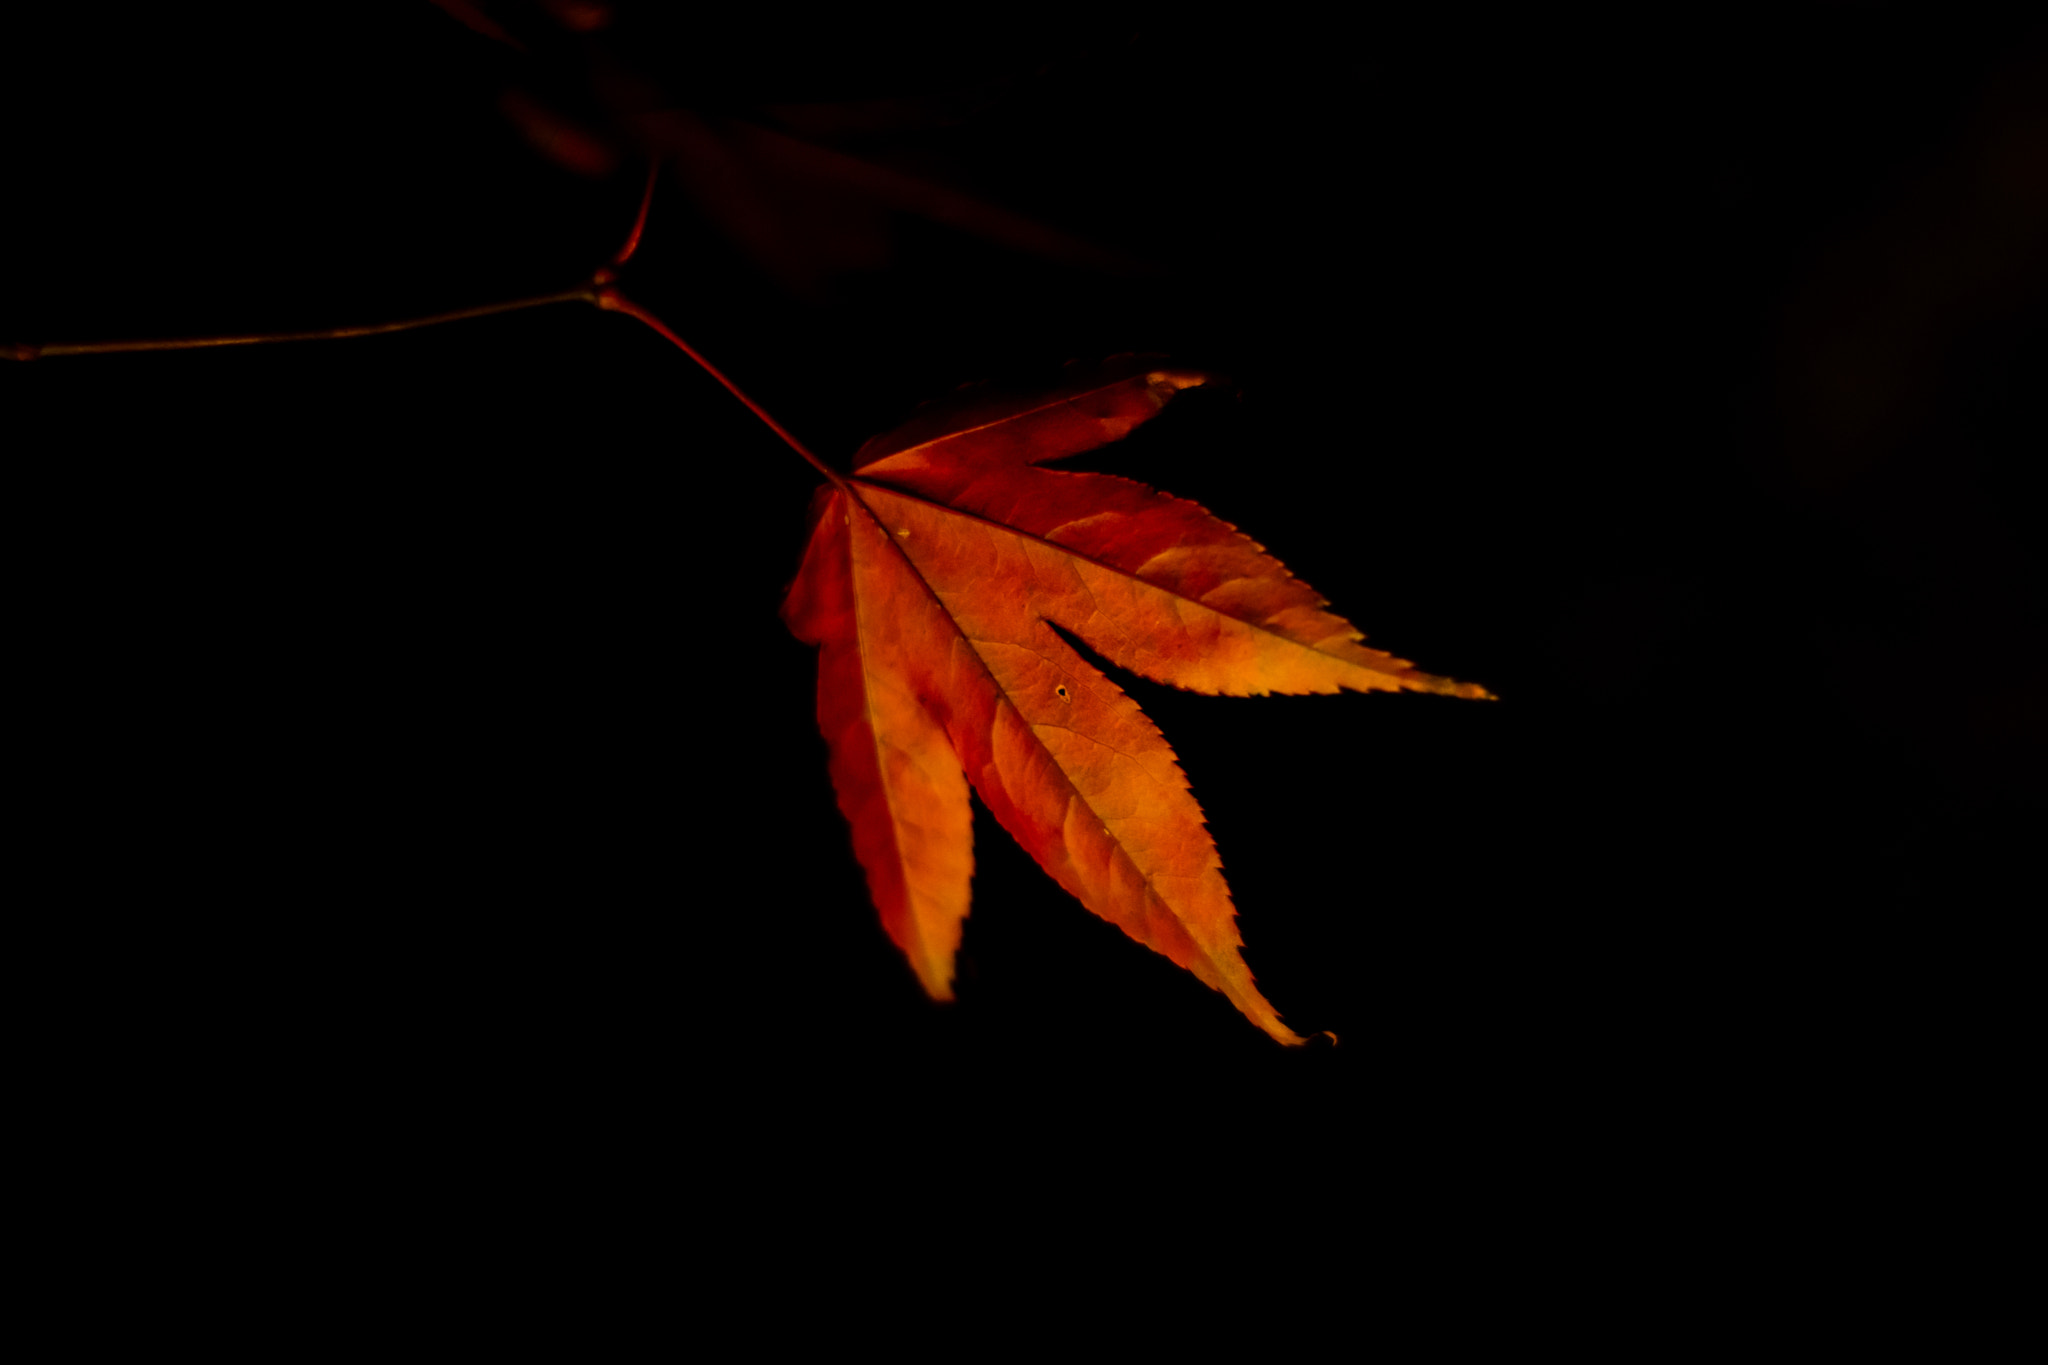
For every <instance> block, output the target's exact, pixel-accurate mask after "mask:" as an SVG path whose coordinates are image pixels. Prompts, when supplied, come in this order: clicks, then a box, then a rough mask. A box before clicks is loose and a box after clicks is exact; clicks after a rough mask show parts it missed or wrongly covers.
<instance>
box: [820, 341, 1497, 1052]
mask: <svg viewBox="0 0 2048 1365" xmlns="http://www.w3.org/2000/svg"><path fill="white" fill-rule="evenodd" d="M1207 382H1209V380H1208V377H1207V376H1204V375H1202V374H1198V373H1193V372H1189V371H1184V370H1175V369H1171V368H1166V367H1164V366H1163V365H1162V364H1161V363H1160V362H1159V358H1158V357H1151V356H1125V357H1120V358H1118V359H1116V360H1113V361H1109V362H1106V363H1104V364H1102V365H1099V366H1094V367H1090V368H1087V369H1082V370H1075V371H1070V373H1069V374H1068V376H1067V377H1066V379H1065V380H1064V382H1062V383H1061V384H1059V385H1058V386H1057V387H1055V388H1053V389H1051V390H1050V391H1046V392H1040V393H1035V394H1024V395H1017V394H1011V395H1001V394H994V393H990V392H987V391H979V390H975V391H966V392H964V393H963V394H962V395H960V396H957V397H955V398H954V399H951V400H947V401H945V402H941V403H938V404H933V405H929V406H927V407H926V408H924V409H922V410H920V412H919V413H918V414H917V415H916V416H915V417H914V418H913V419H912V420H911V421H910V422H909V423H907V424H906V425H904V426H902V427H900V428H898V429H897V430H895V431H892V432H889V433H888V434H886V435H883V436H878V437H875V438H874V439H873V440H871V441H869V442H868V443H867V444H866V445H865V446H863V447H862V448H861V450H860V451H859V453H858V454H857V456H856V457H855V469H854V473H853V474H852V475H851V476H850V477H846V478H843V479H840V480H837V481H835V483H834V484H833V485H828V486H826V487H824V488H821V489H820V490H819V494H818V497H817V499H816V501H815V502H814V503H813V508H812V516H813V524H812V529H811V533H810V540H809V543H808V545H807V547H806V549H805V551H804V558H803V563H802V567H801V568H800V570H799V571H798V574H797V578H796V581H795V583H794V584H793V585H792V587H791V589H790V592H789V596H788V598H787V600H786V601H785V603H784V606H783V617H784V619H785V621H787V623H788V624H789V627H790V629H791V630H793V631H794V632H795V633H796V635H797V636H798V638H800V639H802V640H804V641H805V642H807V643H810V644H815V645H817V646H818V647H819V662H818V723H819V726H820V728H821V729H822V730H823V732H824V735H825V739H826V742H827V744H828V746H829V748H830V753H831V772H832V782H833V786H834V788H835V790H836V791H837V793H838V798H839V807H840V810H841V811H842V812H844V813H845V815H846V818H847V820H848V821H849V822H850V823H851V825H852V827H853V845H854V852H855V855H856V856H857V857H858V859H859V861H860V864H861V867H862V868H863V869H864V870H865V872H866V874H867V881H868V888H869V891H870V892H871V894H872V895H873V897H874V901H875V906H876V908H877V909H878V910H879V911H880V912H881V917H882V924H883V926H884V928H885V929H886V930H887V931H888V933H889V936H890V938H892V939H893V940H894V941H895V942H896V944H897V945H898V946H899V947H900V948H901V949H902V950H903V952H904V954H905V955H906V956H907V957H908V958H909V960H910V964H911V967H912V968H913V969H914V970H915V971H916V973H917V976H918V979H919V981H921V982H922V983H923V985H924V988H925V990H926V991H927V992H928V993H929V994H930V995H931V996H932V998H934V999H937V1000H946V999H950V998H951V996H952V982H953V961H954V956H955V953H956V952H957V950H958V948H959V945H960V935H961V926H962V922H963V921H964V919H965V918H966V916H967V910H968V900H969V881H970V878H971V876H972V872H973V851H972V819H971V814H970V810H969V805H968V796H967V793H968V788H969V787H970V786H971V787H972V788H973V789H974V791H975V792H976V793H978V794H979V795H980V797H981V799H982V802H983V804H985V805H986V806H987V807H988V808H989V810H990V812H991V813H993V814H994V816H995V817H996V819H997V820H998V821H999V822H1000V823H1001V824H1002V826H1003V828H1004V829H1005V830H1007V831H1008V832H1009V833H1010V835H1011V836H1012V837H1013V838H1015V839H1016V840H1017V842H1018V843H1019V844H1020V845H1021V846H1022V847H1023V848H1024V849H1025V850H1026V851H1027V852H1028V853H1030V854H1031V856H1032V857H1033V858H1035V859H1037V860H1038V863H1039V865H1040V866H1041V867H1043V868H1044V869H1045V870H1046V871H1047V872H1048V873H1050V874H1051V875H1052V877H1053V879H1054V880H1055V881H1057V882H1058V883H1059V884H1060V885H1061V886H1063V887H1065V888H1066V889H1067V890H1068V891H1069V892H1070V893H1072V894H1073V895H1074V897H1075V898H1076V899H1078V900H1079V901H1080V902H1081V903H1082V904H1083V905H1085V906H1087V907H1088V909H1090V910H1092V911H1093V912H1094V913H1096V914H1097V915H1100V916H1101V917H1102V918H1104V919H1106V920H1108V921H1110V922H1111V923H1112V924H1115V925H1116V926H1117V927H1119V928H1121V929H1122V930H1123V931H1124V932H1125V933H1127V934H1129V935H1130V936H1131V937H1132V938H1134V939H1136V940H1138V941H1139V942H1140V943H1143V944H1145V945H1146V946H1148V947H1150V948H1152V949H1153V950H1155V951H1156V952H1159V953H1163V954H1164V955H1165V956H1166V957H1167V958H1169V959H1170V960H1172V961H1173V962H1175V963H1177V964H1179V965H1180V966H1182V967H1185V968H1186V969H1187V970H1189V971H1191V972H1193V973H1194V974H1195V976H1197V977H1198V978H1200V979H1201V980H1202V981H1204V982H1206V983H1208V984H1209V985H1210V986H1211V987H1213V988H1215V989H1216V990H1219V991H1221V992H1223V994H1224V995H1225V996H1227V997H1229V999H1230V1002H1231V1003H1232V1004H1233V1005H1235V1006H1236V1007H1237V1008H1238V1009H1239V1010H1240V1011H1242V1012H1243V1014H1244V1015H1245V1017H1246V1018H1248V1019H1250V1020H1251V1021H1252V1022H1253V1023H1254V1024H1257V1025H1258V1026H1259V1027H1260V1028H1262V1029H1264V1030H1265V1031H1266V1032H1267V1033H1268V1034H1270V1035H1271V1036H1272V1037H1274V1038H1276V1039H1278V1040H1279V1041H1280V1042H1283V1043H1300V1042H1302V1041H1304V1040H1303V1039H1302V1038H1301V1037H1300V1036H1299V1035H1297V1034H1295V1033H1294V1032H1293V1031H1292V1030H1291V1029H1289V1028H1288V1027H1287V1026H1286V1025H1285V1024H1283V1023H1281V1021H1280V1018H1279V1015H1278V1014H1277V1013H1276V1012H1275V1011H1274V1009H1273V1007H1272V1005H1271V1004H1269V1003H1268V1002H1267V1000H1266V998H1265V997H1264V996H1263V995H1261V994H1260V993H1259V990H1258V988H1257V986H1256V985H1255V984H1254V983H1253V980H1252V975H1251V972H1250V970H1249V969H1248V968H1247V967H1246V965H1245V962H1244V959H1243V957H1242V955H1241V954H1240V952H1239V949H1240V947H1241V945H1242V942H1243V941H1242V939H1240V938H1239V936H1238V933H1237V928H1236V924H1235V914H1234V911H1233V908H1232V905H1231V899H1230V890H1229V888H1228V887H1227V886H1226V885H1225V883H1224V880H1223V874H1222V870H1221V862H1220V860H1219V859H1218V857H1217V854H1216V846H1215V843H1214V841H1213V840H1211V838H1210V837H1209V832H1208V829H1207V828H1206V826H1205V825H1204V823H1203V820H1202V810H1201V807H1200V806H1199V805H1197V804H1196V802H1195V798H1194V796H1193V795H1192V794H1191V793H1190V791H1189V790H1188V782H1187V778H1186V777H1185V776H1184V775H1183V773H1182V772H1181V769H1180V766H1179V764H1178V763H1177V762H1176V761H1175V758H1174V754H1173V750H1172V749H1171V748H1169V747H1168V745H1167V743H1166V740H1165V739H1164V738H1163V737H1162V736H1161V735H1160V733H1159V731H1158V729H1157V728H1156V727H1155V726H1154V725H1153V724H1152V722H1151V721H1150V720H1148V719H1147V718H1146V717H1145V715H1144V714H1143V713H1142V712H1141V711H1140V710H1139V709H1138V707H1137V704H1136V703H1135V702H1133V701H1132V700H1131V699H1130V697H1128V696H1127V695H1125V693H1124V692H1123V691H1122V690H1121V689H1119V688H1118V687H1117V686H1116V685H1115V684H1114V683H1112V682H1111V681H1110V680H1109V679H1108V678H1107V677H1105V676H1104V675H1103V674H1102V673H1101V672H1100V671H1099V670H1098V669H1096V668H1095V667H1093V666H1092V665H1090V664H1089V663H1088V662H1087V661H1086V660H1084V659H1083V658H1082V657H1081V655H1080V654H1079V653H1077V652H1076V651H1075V650H1074V649H1073V648H1072V647H1071V646H1070V645H1069V644H1068V643H1067V642H1066V641H1065V640H1064V639H1062V638H1061V636H1060V634H1059V630H1065V631H1067V632H1070V633H1071V634H1072V635H1074V636H1076V637H1078V638H1079V639H1080V640H1081V641H1083V642H1084V643H1085V644H1086V645H1087V646H1088V647H1089V648H1090V649H1091V650H1094V651H1095V652H1096V653H1097V654H1100V655H1101V656H1102V657H1103V658H1105V659H1108V660H1109V661H1111V662H1112V663H1114V664H1116V665H1117V666H1118V667H1120V668H1127V669H1129V670H1131V671H1132V672H1134V673H1137V674H1140V675H1142V676H1144V677H1147V678H1151V679H1153V680H1155V681H1158V682H1162V683H1168V684H1171V685H1173V686H1175V687H1181V688H1186V689H1188V690H1190V691H1195V692H1204V693H1210V694H1224V695H1229V696H1252V695H1258V696H1263V695H1265V694H1267V693H1271V692H1281V693H1307V692H1321V693H1331V692H1337V691H1339V690H1343V689H1348V690H1351V691H1359V692H1365V691H1393V690H1398V689H1404V688H1405V689H1412V690H1418V691H1429V692H1444V693H1449V694H1451V695H1453V696H1461V697H1485V696H1487V695H1488V694H1487V692H1486V691H1485V690H1484V689H1482V688H1479V687H1476V686H1473V685H1472V684H1470V683H1459V682H1452V681H1450V680H1448V679H1444V678H1437V677H1432V676H1430V675H1429V674H1427V673H1422V672H1418V671H1417V670H1416V669H1414V668H1413V667H1411V666H1410V665H1409V664H1408V663H1406V662H1405V661H1403V660H1400V659H1396V658H1394V657H1392V656H1391V655H1387V654H1382V653H1380V652H1378V651H1376V650H1371V649H1367V648H1366V647H1364V646H1363V645H1362V644H1360V643H1359V641H1360V640H1361V639H1362V638H1363V636H1362V635H1361V634H1360V633H1359V631H1358V630H1357V629H1356V628H1354V627H1353V626H1352V625H1351V624H1350V623H1349V622H1347V621H1345V620H1343V619H1342V618H1341V617H1337V616H1334V615H1331V614H1330V613H1329V612H1327V611H1325V610H1324V609H1323V608H1324V606H1325V605H1326V604H1325V603H1324V602H1323V600H1322V599H1321V598H1320V597H1318V596H1317V595H1316V593H1315V592H1314V590H1312V589H1311V588H1310V587H1309V586H1308V585H1307V584H1305V583H1302V582H1300V581H1299V580H1298V579H1295V578H1294V577H1292V576H1291V575H1290V574H1289V573H1288V572H1287V570H1286V568H1285V567H1283V566H1282V565H1281V563H1280V562H1279V561H1278V560H1276V559H1274V558H1273V557H1272V556H1271V555H1268V554H1267V553H1266V552H1265V550H1264V548H1263V547H1262V546H1260V545H1258V544H1256V543H1254V542H1253V541H1252V540H1250V539H1249V538H1247V537H1246V536H1244V535H1242V534H1240V533H1239V532H1238V531H1237V530H1236V528H1234V527H1232V526H1231V525H1229V524H1228V523H1226V522H1223V521H1221V520H1219V519H1217V518H1216V517H1214V516H1212V515H1210V514H1209V513H1208V512H1207V511H1205V510H1204V509H1203V508H1201V507H1199V506H1197V505H1196V504H1194V503H1192V502H1188V501H1185V500H1183V499H1179V498H1175V497H1172V496H1169V495H1167V494H1165V493H1160V492H1155V491H1154V490H1152V489H1150V488H1147V487H1145V486H1144V485H1142V484H1139V483H1135V482H1132V481H1130V480H1128V479H1122V478H1118V477H1116V476H1113V475H1108V474H1088V473H1077V472H1072V471H1065V470H1049V469H1043V468H1039V467H1038V466H1040V465H1041V464H1043V463H1044V462H1045V461H1048V460H1056V459H1060V458H1062V457H1065V456H1070V455H1076V454H1080V453H1081V452H1083V451H1088V450H1092V449H1095V448H1097V447H1100V446H1102V445H1105V444H1107V443H1109V442H1111V441H1115V440H1118V439H1120V438H1121V437H1123V436H1124V435H1126V434H1127V433H1129V432H1130V431H1131V430H1132V429H1133V428H1135V427H1137V426H1138V425H1139V424H1141V423H1143V422H1145V421H1147V420H1149V419H1150V418H1151V417H1152V416H1154V415H1155V414H1156V413H1157V412H1158V411H1159V410H1160V409H1161V408H1162V407H1163V406H1164V405H1165V404H1166V403H1167V402H1168V401H1169V400H1170V399H1171V398H1172V397H1173V396H1174V395H1175V394H1177V393H1179V392H1180V391H1181V390H1183V389H1187V388H1191V387H1195V386H1198V385H1201V384H1204V383H1207ZM1054 627H1058V628H1059V630H1056V629H1054Z"/></svg>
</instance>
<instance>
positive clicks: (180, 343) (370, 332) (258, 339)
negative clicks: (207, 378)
mask: <svg viewBox="0 0 2048 1365" xmlns="http://www.w3.org/2000/svg"><path fill="white" fill-rule="evenodd" d="M596 289H597V286H596V284H595V283H594V282H593V283H592V284H586V285H580V286H578V287H577V288H575V289H564V290H562V291H560V292H559V293H554V294H536V295H534V296H532V297H531V298H524V299H510V300H507V301H506V302H504V303H486V304H482V305H479V306H478V307H475V308H457V309H454V310H453V311H451V312H447V313H430V314H428V315H427V316H426V317H423V318H407V319H405V320H404V321H402V322H374V323H371V324H369V325H367V326H363V327H325V328H321V329H319V330H317V331H310V332H265V333H260V334H256V335H250V336H227V337H167V338H163V339H160V340H156V341H82V342H76V343H70V342H59V343H58V344H56V345H52V346H36V345H28V344H18V345H14V346H9V347H4V348H0V356H5V357H6V358H8V359H10V360H39V359H43V358H45V357H48V356H57V355H108V354H112V353H114V352H118V351H197V350H202V349H204V348H206V347H209V346H262V345H267V344H268V343H270V342H273V341H338V340H340V339H341V338H343V337H367V336H377V335H379V334H381V333H384V332H406V331H411V330H412V329H413V328H415V327H434V326H438V325H439V324H441V323H444V322H462V321H464V320H465V319H468V318H482V317H489V316H490V315H492V314H493V313H515V312H518V311H519V310H520V309H522V308H541V307H544V306H546V305H548V304H551V303H578V302H580V303H596V302H597V293H596Z"/></svg>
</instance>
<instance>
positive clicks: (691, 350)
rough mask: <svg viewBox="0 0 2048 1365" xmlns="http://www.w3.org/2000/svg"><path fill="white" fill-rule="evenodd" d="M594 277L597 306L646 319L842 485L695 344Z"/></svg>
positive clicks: (837, 478)
mask: <svg viewBox="0 0 2048 1365" xmlns="http://www.w3.org/2000/svg"><path fill="white" fill-rule="evenodd" d="M598 277H599V280H600V287H599V288H598V290H597V297H596V300H595V302H596V304H597V306H598V307H600V308H603V309H606V310H607V311H610V312H614V313H624V314H625V315H626V316H627V317H629V318H637V319H639V320H640V321H641V322H644V323H646V324H647V325H648V326H649V327H652V328H653V329H654V330H655V331H657V332H659V333H661V334H662V336H664V337H666V338H668V340H669V342H670V343H671V344H672V345H674V346H675V347H676V348H677V349H678V350H680V351H681V352H682V353H683V354H684V355H686V356H688V357H690V359H692V360H694V361H696V362H697V365H698V367H699V368H700V369H702V370H703V371H704V373H706V374H708V375H710V376H711V377H712V378H713V379H716V380H717V381H718V382H719V383H721V384H723V385H725V390H726V392H727V393H730V394H731V395H732V396H733V397H735V398H737V399H739V400H740V402H742V403H744V404H746V405H747V411H749V412H751V413H753V414H754V416H756V417H758V418H760V419H761V421H762V422H764V423H765V424H767V427H768V429H769V430H770V431H772V432H774V433H775V434H776V435H777V436H780V437H781V438H782V439H783V442H784V443H785V444H787V445H788V446H789V448H790V449H791V450H794V451H795V452H796V453H797V454H799V455H801V456H803V457H804V459H806V460H808V461H809V462H810V464H811V467H812V468H813V469H816V470H817V471H818V472H819V473H820V474H823V475H824V476H825V477H826V478H828V479H830V480H831V481H832V482H833V483H835V484H837V485H839V486H840V487H842V488H844V487H845V486H846V480H845V479H844V478H842V477H841V476H840V474H839V472H838V471H837V470H835V469H833V468H832V466H830V465H828V464H826V463H825V462H824V461H823V460H821V459H819V458H818V457H817V456H816V455H813V454H812V453H811V452H810V449H809V448H808V447H806V446H805V445H804V443H803V442H802V441H799V440H797V438H796V437H794V436H792V435H790V434H789V431H788V429H787V428H786V427H784V426H783V425H782V423H780V422H778V421H776V420H775V419H774V418H773V417H772V416H770V415H769V413H768V409H766V408H764V407H762V406H761V405H760V404H759V403H756V402H755V401H754V400H753V399H751V398H749V397H748V396H747V394H746V391H745V390H743V389H741V388H740V386H739V385H737V384H735V383H733V382H732V380H730V379H728V378H726V377H725V375H724V374H723V373H722V372H721V371H720V370H719V368H718V367H717V366H716V365H713V364H712V363H711V362H710V361H708V360H706V359H705V358H704V357H703V355H702V354H701V353H699V352H698V350H697V348H696V347H694V346H692V345H691V344H690V343H689V342H687V341H685V340H683V339H682V338H681V337H679V336H677V335H676V334H675V333H674V332H673V331H671V330H670V329H669V326H668V324H667V323H665V322H663V321H662V320H661V319H660V318H658V317H656V316H654V314H652V313H650V312H648V311H647V310H646V309H645V308H642V307H641V306H640V305H639V304H637V303H635V302H633V301H632V300H631V299H629V298H627V297H625V296H624V295H623V294H621V293H619V291H618V290H616V289H613V288H612V287H611V286H610V284H609V283H606V282H604V280H605V272H604V271H599V272H598Z"/></svg>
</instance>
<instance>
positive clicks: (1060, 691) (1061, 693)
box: [1053, 683, 1067, 701]
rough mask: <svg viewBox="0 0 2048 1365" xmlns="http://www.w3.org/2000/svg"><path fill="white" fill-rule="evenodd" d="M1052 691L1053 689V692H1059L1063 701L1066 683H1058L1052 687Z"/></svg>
mask: <svg viewBox="0 0 2048 1365" xmlns="http://www.w3.org/2000/svg"><path fill="white" fill-rule="evenodd" d="M1053 691H1055V692H1057V693H1059V694H1060V700H1061V701H1065V700H1066V699H1067V688H1066V684H1064V683H1062V684H1060V685H1059V686H1058V687H1055V688H1054V689H1053Z"/></svg>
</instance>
